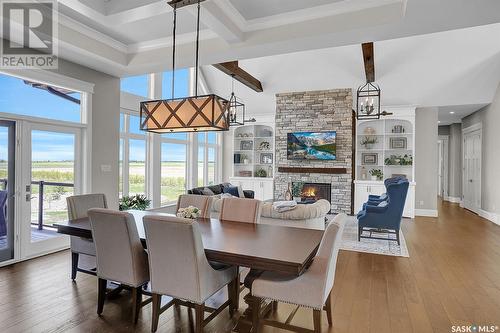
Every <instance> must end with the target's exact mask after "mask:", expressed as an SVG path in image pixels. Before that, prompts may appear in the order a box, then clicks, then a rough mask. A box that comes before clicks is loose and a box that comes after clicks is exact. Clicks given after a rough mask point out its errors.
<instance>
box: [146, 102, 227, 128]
mask: <svg viewBox="0 0 500 333" xmlns="http://www.w3.org/2000/svg"><path fill="white" fill-rule="evenodd" d="M228 107H229V102H228V101H227V100H226V99H224V98H222V97H219V96H217V95H214V94H211V95H203V96H192V97H185V98H175V99H166V100H155V101H145V102H141V109H140V116H141V129H142V130H145V131H149V132H154V133H173V132H206V131H227V130H229V116H228Z"/></svg>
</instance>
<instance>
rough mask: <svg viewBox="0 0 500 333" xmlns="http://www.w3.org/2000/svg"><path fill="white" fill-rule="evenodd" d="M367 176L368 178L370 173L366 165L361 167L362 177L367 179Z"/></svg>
mask: <svg viewBox="0 0 500 333" xmlns="http://www.w3.org/2000/svg"><path fill="white" fill-rule="evenodd" d="M366 178H368V174H367V172H366V168H365V167H362V168H361V179H362V180H365V179H366Z"/></svg>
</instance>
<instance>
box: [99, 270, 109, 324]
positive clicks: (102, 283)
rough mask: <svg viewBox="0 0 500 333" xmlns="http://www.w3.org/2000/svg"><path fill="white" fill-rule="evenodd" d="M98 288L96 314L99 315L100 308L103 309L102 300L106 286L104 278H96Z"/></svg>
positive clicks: (106, 282)
mask: <svg viewBox="0 0 500 333" xmlns="http://www.w3.org/2000/svg"><path fill="white" fill-rule="evenodd" d="M97 283H98V289H97V314H98V315H99V316H100V315H101V313H102V310H103V309H104V301H105V300H106V287H107V285H108V281H107V280H105V279H101V278H99V279H98V282H97Z"/></svg>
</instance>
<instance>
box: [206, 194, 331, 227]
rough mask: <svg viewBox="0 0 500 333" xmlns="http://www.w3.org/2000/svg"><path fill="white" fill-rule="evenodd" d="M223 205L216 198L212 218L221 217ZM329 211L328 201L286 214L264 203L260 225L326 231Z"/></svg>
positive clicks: (302, 206)
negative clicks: (326, 219) (326, 218)
mask: <svg viewBox="0 0 500 333" xmlns="http://www.w3.org/2000/svg"><path fill="white" fill-rule="evenodd" d="M221 205H222V199H220V198H218V197H217V196H214V198H213V202H212V213H211V217H212V218H218V217H219V214H220V208H221ZM329 211H330V203H329V202H328V201H327V200H318V201H317V202H315V203H313V204H308V205H297V207H296V208H295V209H293V210H290V211H288V212H284V213H278V212H277V211H275V210H274V209H273V204H272V203H271V202H262V211H261V216H260V221H259V223H262V224H272V225H283V226H287V227H296V228H308V229H318V230H324V229H325V217H326V214H328V212H329Z"/></svg>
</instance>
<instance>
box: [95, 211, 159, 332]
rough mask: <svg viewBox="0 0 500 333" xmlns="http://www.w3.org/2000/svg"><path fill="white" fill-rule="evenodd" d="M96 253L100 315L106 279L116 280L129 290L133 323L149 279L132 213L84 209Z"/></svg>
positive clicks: (136, 318)
mask: <svg viewBox="0 0 500 333" xmlns="http://www.w3.org/2000/svg"><path fill="white" fill-rule="evenodd" d="M88 215H89V219H90V225H91V227H92V237H93V238H94V242H95V247H96V255H97V277H98V278H99V279H98V296H97V299H98V301H97V313H98V314H99V315H100V314H101V313H102V311H103V308H104V301H105V299H106V285H107V281H113V282H118V283H120V284H122V285H126V286H128V287H130V288H131V290H132V298H133V302H132V309H133V310H132V318H133V321H134V323H137V320H138V317H139V309H140V308H141V307H142V306H144V305H146V304H148V303H149V302H150V301H151V298H150V299H149V300H147V301H146V302H143V301H142V288H143V286H144V285H145V284H147V283H148V282H149V267H148V256H147V254H146V251H145V250H144V247H143V245H142V243H141V239H140V238H139V233H138V231H137V227H136V224H135V220H134V217H133V215H132V214H130V213H127V212H120V211H115V210H111V209H101V208H94V209H90V210H89V211H88Z"/></svg>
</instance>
